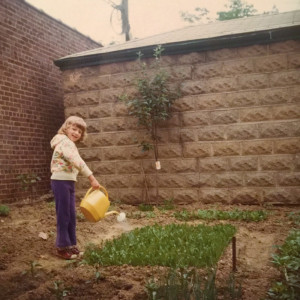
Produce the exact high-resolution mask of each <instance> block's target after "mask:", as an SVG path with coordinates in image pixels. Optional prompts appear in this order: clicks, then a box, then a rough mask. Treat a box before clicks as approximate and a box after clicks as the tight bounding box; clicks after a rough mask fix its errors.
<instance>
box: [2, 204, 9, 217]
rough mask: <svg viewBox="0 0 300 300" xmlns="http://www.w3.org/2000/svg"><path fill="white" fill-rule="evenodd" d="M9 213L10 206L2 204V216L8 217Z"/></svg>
mask: <svg viewBox="0 0 300 300" xmlns="http://www.w3.org/2000/svg"><path fill="white" fill-rule="evenodd" d="M8 215H9V207H8V206H6V205H0V216H2V217H7V216H8Z"/></svg>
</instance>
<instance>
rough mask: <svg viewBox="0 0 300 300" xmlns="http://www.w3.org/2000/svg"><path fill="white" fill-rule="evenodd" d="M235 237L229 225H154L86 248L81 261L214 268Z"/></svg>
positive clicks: (233, 228) (106, 263) (106, 264)
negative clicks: (97, 245) (98, 245)
mask: <svg viewBox="0 0 300 300" xmlns="http://www.w3.org/2000/svg"><path fill="white" fill-rule="evenodd" d="M235 233H236V228H235V227H234V226H232V225H229V224H226V225H215V226H205V225H202V224H200V225H197V226H191V225H187V224H170V225H166V226H161V225H157V224H156V225H154V226H145V227H143V228H137V229H135V230H133V231H131V232H129V233H124V234H122V235H121V236H120V237H119V238H117V239H114V240H109V241H106V242H104V243H103V244H102V245H101V247H100V248H99V247H96V246H95V245H89V246H88V247H87V249H86V251H85V254H84V259H85V261H86V262H87V263H89V264H92V265H95V264H99V265H102V266H108V265H123V264H130V265H133V266H137V265H141V266H146V265H151V266H168V267H177V268H178V267H187V266H193V267H199V268H202V267H207V266H214V265H215V264H216V263H217V262H218V260H219V258H220V256H221V255H222V253H223V251H224V249H225V248H226V246H227V245H228V243H229V242H230V240H231V239H232V237H233V236H234V234H235Z"/></svg>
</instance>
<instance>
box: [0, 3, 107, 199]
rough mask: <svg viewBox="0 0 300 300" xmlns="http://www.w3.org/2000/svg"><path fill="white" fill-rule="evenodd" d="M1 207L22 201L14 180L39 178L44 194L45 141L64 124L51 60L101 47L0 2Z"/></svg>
mask: <svg viewBox="0 0 300 300" xmlns="http://www.w3.org/2000/svg"><path fill="white" fill-rule="evenodd" d="M0 20H1V21H0V202H11V201H14V200H21V199H22V198H23V197H26V196H27V195H26V193H24V192H22V189H20V184H19V182H18V180H16V177H17V176H18V175H19V174H31V173H35V174H37V175H38V176H40V177H41V178H42V181H41V182H39V183H38V184H37V186H36V190H37V194H38V195H42V194H43V193H46V192H48V191H49V188H50V186H49V176H50V172H49V164H50V160H51V154H52V151H51V149H50V144H49V142H50V139H51V138H52V137H53V135H54V134H55V133H56V131H57V129H58V128H59V127H60V125H61V124H62V122H63V120H64V107H63V100H62V99H63V91H62V86H61V72H60V70H59V69H58V68H57V67H56V66H55V65H54V64H53V60H54V59H58V58H60V57H63V56H66V55H68V54H71V53H76V52H80V51H85V50H88V49H93V48H97V47H100V46H101V45H99V44H97V43H96V42H94V41H93V40H91V39H90V38H88V37H86V36H84V35H82V34H80V33H79V32H77V31H75V30H73V29H71V28H69V27H68V26H66V25H64V24H62V23H61V22H59V21H57V20H55V19H53V18H51V17H49V16H47V15H46V14H44V13H43V12H40V11H39V10H36V9H35V8H33V7H32V6H30V5H29V4H27V3H25V2H24V1H23V0H1V1H0Z"/></svg>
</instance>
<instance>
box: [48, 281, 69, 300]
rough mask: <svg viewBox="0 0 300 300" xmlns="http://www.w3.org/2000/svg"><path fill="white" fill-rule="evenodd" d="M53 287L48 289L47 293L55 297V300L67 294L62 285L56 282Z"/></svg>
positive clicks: (60, 282) (67, 291)
mask: <svg viewBox="0 0 300 300" xmlns="http://www.w3.org/2000/svg"><path fill="white" fill-rule="evenodd" d="M53 285H54V287H48V289H49V291H50V292H51V293H52V294H54V295H55V297H56V299H58V300H60V299H63V297H66V296H67V295H68V294H69V290H68V289H66V288H65V287H64V283H63V282H62V281H60V280H56V281H54V283H53Z"/></svg>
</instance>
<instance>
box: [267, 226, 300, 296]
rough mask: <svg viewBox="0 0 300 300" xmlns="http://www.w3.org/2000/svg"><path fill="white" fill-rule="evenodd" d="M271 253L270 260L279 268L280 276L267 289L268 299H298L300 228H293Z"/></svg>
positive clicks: (299, 282)
mask: <svg viewBox="0 0 300 300" xmlns="http://www.w3.org/2000/svg"><path fill="white" fill-rule="evenodd" d="M278 252H279V253H278V254H273V255H272V258H273V260H272V262H273V263H274V264H275V266H276V267H277V268H278V269H279V271H280V273H281V278H280V280H279V281H277V282H275V283H274V284H273V286H272V287H271V289H270V290H269V291H268V296H269V298H268V299H289V300H296V299H299V298H298V296H299V295H300V230H293V231H291V232H290V234H289V236H288V237H287V239H286V240H285V242H284V244H283V245H282V246H280V247H278Z"/></svg>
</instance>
